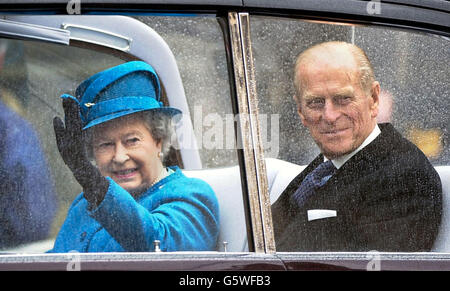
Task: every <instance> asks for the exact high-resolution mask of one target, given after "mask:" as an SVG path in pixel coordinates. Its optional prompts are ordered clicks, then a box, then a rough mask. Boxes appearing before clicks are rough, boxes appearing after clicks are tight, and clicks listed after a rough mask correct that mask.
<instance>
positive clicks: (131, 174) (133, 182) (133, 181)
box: [92, 114, 162, 195]
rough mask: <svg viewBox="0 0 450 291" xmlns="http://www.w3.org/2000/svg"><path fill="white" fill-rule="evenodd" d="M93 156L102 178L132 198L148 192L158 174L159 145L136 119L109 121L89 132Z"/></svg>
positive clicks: (124, 118)
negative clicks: (116, 185) (108, 180)
mask: <svg viewBox="0 0 450 291" xmlns="http://www.w3.org/2000/svg"><path fill="white" fill-rule="evenodd" d="M93 131H94V132H93V140H92V146H93V153H94V158H95V161H96V163H97V166H98V168H99V170H100V172H101V174H102V175H103V176H105V177H106V176H108V177H110V178H111V179H113V180H114V181H115V182H116V183H117V184H119V185H120V186H121V187H122V188H124V189H125V190H127V191H128V192H130V193H131V194H133V195H135V194H136V195H137V194H139V193H142V192H143V191H145V190H146V189H148V188H149V187H150V186H151V185H152V183H153V181H154V180H155V179H156V178H157V177H158V176H159V174H160V173H161V170H162V163H161V160H160V158H159V153H160V152H161V142H157V141H155V140H154V139H153V137H152V135H151V133H150V131H149V129H148V127H147V126H146V124H145V123H144V121H143V119H142V118H140V117H139V115H136V114H131V115H127V116H125V117H121V118H117V119H113V120H111V121H108V122H106V123H103V124H100V125H97V126H95V127H94V128H93Z"/></svg>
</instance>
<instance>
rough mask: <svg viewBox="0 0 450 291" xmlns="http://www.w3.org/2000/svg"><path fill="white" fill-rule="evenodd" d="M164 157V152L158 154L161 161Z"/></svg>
mask: <svg viewBox="0 0 450 291" xmlns="http://www.w3.org/2000/svg"><path fill="white" fill-rule="evenodd" d="M163 156H164V154H163V153H162V152H159V153H158V158H160V159H161V160H162V158H163Z"/></svg>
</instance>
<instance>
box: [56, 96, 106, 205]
mask: <svg viewBox="0 0 450 291" xmlns="http://www.w3.org/2000/svg"><path fill="white" fill-rule="evenodd" d="M63 108H64V115H65V117H64V120H65V124H63V122H62V120H61V119H60V118H59V117H55V118H53V128H54V130H55V136H56V143H57V145H58V150H59V153H60V154H61V157H62V158H63V160H64V162H65V163H66V165H67V166H68V167H69V169H70V170H71V171H72V173H73V175H74V176H75V179H76V180H77V181H78V183H80V185H81V187H83V192H84V197H85V198H86V200H88V201H89V203H91V204H93V205H95V206H97V205H99V204H100V202H101V201H102V200H103V198H104V197H105V194H106V192H107V191H108V187H109V182H108V180H107V179H106V178H105V177H103V176H102V175H101V174H100V171H99V170H98V169H97V168H96V167H95V166H94V165H93V164H91V162H89V159H88V158H87V154H86V151H85V147H84V140H83V134H82V125H81V117H80V108H79V106H78V104H77V102H76V101H75V100H73V99H70V98H65V99H63Z"/></svg>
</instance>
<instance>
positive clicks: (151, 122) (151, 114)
mask: <svg viewBox="0 0 450 291" xmlns="http://www.w3.org/2000/svg"><path fill="white" fill-rule="evenodd" d="M133 114H134V115H136V116H137V117H139V118H141V119H142V121H143V122H144V125H145V127H146V128H147V129H148V131H149V132H150V134H151V136H152V138H153V139H154V140H155V141H156V142H157V143H161V152H162V154H163V156H166V155H167V154H168V153H169V151H170V148H171V147H172V145H174V143H175V142H176V140H177V138H176V133H175V123H176V122H175V120H174V117H172V116H171V115H169V114H166V113H164V112H161V111H157V110H146V111H141V112H136V113H133ZM83 137H84V141H85V143H84V144H85V150H86V154H87V156H88V158H89V159H90V160H91V161H93V160H94V152H93V147H92V141H93V131H92V130H89V129H88V130H85V131H83Z"/></svg>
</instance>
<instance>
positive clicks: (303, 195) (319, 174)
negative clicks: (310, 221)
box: [293, 160, 336, 207]
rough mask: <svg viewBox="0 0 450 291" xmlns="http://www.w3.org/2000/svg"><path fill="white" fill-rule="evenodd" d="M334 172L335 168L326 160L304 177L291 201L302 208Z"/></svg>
mask: <svg viewBox="0 0 450 291" xmlns="http://www.w3.org/2000/svg"><path fill="white" fill-rule="evenodd" d="M335 172H336V167H335V166H334V165H333V163H332V162H331V161H330V160H328V161H326V162H324V163H322V164H320V165H319V166H318V167H317V168H315V169H314V170H313V171H312V172H311V173H309V174H308V175H306V177H305V179H304V180H303V182H302V184H301V185H300V187H298V189H297V191H295V193H294V195H293V199H294V201H295V202H296V203H297V205H298V206H299V207H302V206H303V204H304V203H305V201H306V200H307V199H308V198H309V197H311V195H313V194H314V192H315V191H316V190H317V189H318V188H320V187H322V186H323V185H325V183H326V182H327V181H328V180H329V179H330V178H331V176H333V174H334V173H335Z"/></svg>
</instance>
